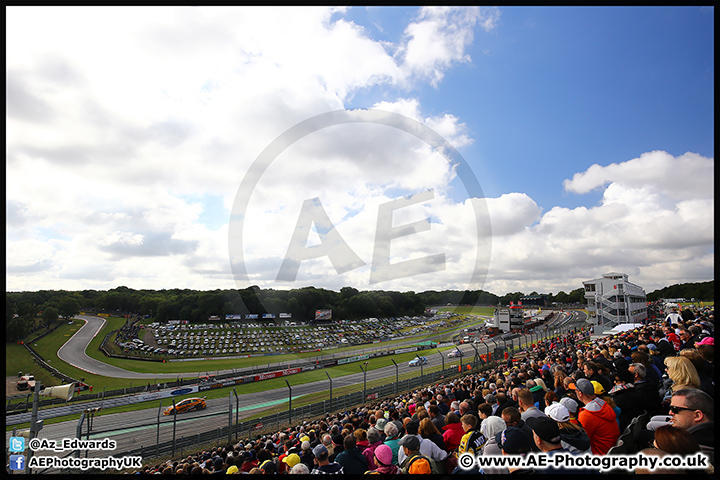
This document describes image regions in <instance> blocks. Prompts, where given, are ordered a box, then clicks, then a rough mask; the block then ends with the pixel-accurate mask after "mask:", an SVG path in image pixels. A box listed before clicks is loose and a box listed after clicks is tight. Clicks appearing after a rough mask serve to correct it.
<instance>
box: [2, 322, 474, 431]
mask: <svg viewBox="0 0 720 480" xmlns="http://www.w3.org/2000/svg"><path fill="white" fill-rule="evenodd" d="M107 320H108V321H107V322H106V324H105V326H104V327H103V329H102V330H101V331H100V332H99V333H98V334H97V335H96V336H95V338H94V339H93V340H92V341H91V343H90V346H89V347H88V349H87V352H88V354H89V355H90V356H93V357H96V358H98V359H100V360H102V361H107V363H111V362H109V361H108V360H114V361H117V363H116V364H118V366H122V367H123V368H127V369H128V370H132V371H143V370H145V371H148V372H152V371H153V370H152V369H150V368H149V367H151V366H154V367H156V368H157V367H158V366H160V365H162V367H161V369H162V371H164V372H167V371H168V370H167V367H170V366H172V367H175V368H176V369H178V370H177V371H178V372H182V371H183V370H185V371H187V370H188V368H189V367H190V366H194V367H200V366H202V367H207V370H208V371H210V372H213V371H216V370H218V369H231V368H239V364H238V360H211V361H194V362H170V363H164V364H158V363H154V362H145V361H132V360H123V359H107V358H106V357H105V356H104V355H102V353H100V352H99V350H98V347H99V345H100V343H101V342H102V339H103V338H104V336H105V334H106V333H107V332H108V331H111V330H114V329H117V328H119V327H120V326H122V324H123V323H124V321H125V320H124V319H122V318H108V319H107ZM475 322H477V319H474V318H470V319H468V321H467V322H461V324H460V325H458V326H456V327H454V328H452V329H448V330H447V331H445V332H443V335H444V336H448V337H450V338H451V337H452V335H453V334H454V333H455V332H456V331H459V330H461V329H462V328H466V327H467V326H468V325H471V324H473V323H475ZM83 323H84V322H82V321H81V320H75V321H74V322H73V323H72V325H68V324H63V325H61V326H60V327H58V329H57V330H56V331H54V332H53V333H51V334H50V335H48V336H46V337H45V338H43V339H41V340H39V341H38V342H36V344H34V345H33V348H34V349H35V350H36V351H37V352H38V353H39V354H40V355H41V356H43V358H45V360H46V361H48V363H50V364H51V365H53V366H54V367H55V368H57V369H58V370H60V371H62V372H63V373H65V374H67V375H70V376H72V377H74V378H84V379H85V382H86V383H88V384H91V385H93V392H99V391H102V389H107V390H114V389H120V388H128V387H131V386H133V384H134V385H135V386H137V385H140V384H142V383H144V382H145V381H144V380H134V381H132V380H127V379H116V378H109V377H103V376H99V375H93V374H89V373H87V372H84V371H82V370H80V369H77V368H75V367H72V366H70V365H68V364H66V363H65V362H63V361H62V360H60V359H59V358H58V357H57V350H58V349H59V348H60V347H61V346H62V345H63V344H64V343H65V342H66V341H67V340H68V339H69V338H70V337H71V336H72V335H73V334H74V333H75V332H76V331H77V330H78V329H79V328H80V327H81V326H82V325H83ZM425 338H427V335H424V336H422V337H418V338H417V341H418V342H419V341H422V340H424V339H425ZM403 341H404V342H407V339H406V340H403ZM398 342H401V341H395V342H387V343H386V345H387V346H391V345H392V344H396V343H398ZM7 347H8V349H7V354H8V360H9V361H8V362H7V364H6V375H15V374H17V372H20V371H22V372H23V373H26V372H32V373H34V374H35V375H36V378H38V379H39V380H40V381H41V382H42V383H43V385H46V386H49V385H59V384H60V381H59V380H58V379H56V378H54V377H52V376H50V374H49V373H48V372H47V371H45V370H44V369H42V368H40V367H38V366H37V365H35V363H34V361H33V358H32V356H31V355H30V354H29V352H27V350H26V349H25V348H24V347H23V346H22V345H15V344H9V345H7ZM366 347H367V346H366ZM452 348H454V347H445V348H442V349H441V350H440V351H443V352H445V351H447V350H450V349H452ZM361 350H362V347H349V348H344V349H337V350H335V351H334V352H336V353H338V352H340V351H343V352H344V353H345V355H350V354H352V353H353V352H354V351H355V352H358V351H361ZM437 352H438V351H437V350H435V349H433V350H428V351H425V352H423V353H424V356H427V357H428V359H429V360H430V364H429V365H428V366H426V367H424V368H423V371H425V372H427V373H430V372H432V371H435V370H439V369H441V367H442V361H441V358H440V355H439V354H438V353H437ZM304 355H305V356H316V355H317V354H316V353H310V354H304ZM282 357H285V359H286V360H288V359H290V360H292V359H297V358H298V356H297V355H285V356H282V355H274V356H269V357H256V358H251V359H241V360H244V361H246V364H247V365H252V364H253V363H254V364H257V365H259V366H262V365H263V363H261V362H259V361H258V360H263V361H264V360H266V359H268V358H269V359H270V360H271V361H272V362H273V363H275V362H277V361H280V359H281V358H282ZM413 358H415V353H404V354H399V355H394V356H393V357H392V359H393V360H395V361H396V362H397V363H398V364H400V363H402V362H408V361H410V360H411V359H413ZM452 360H455V359H450V358H445V365H446V367H448V368H449V367H450V366H454V365H457V364H458V363H459V362H457V361H455V362H452ZM368 362H369V363H368V366H367V368H368V369H369V370H373V369H376V368H382V367H386V366H391V365H393V363H392V360H391V357H379V358H372V359H369V360H368ZM113 363H114V362H113ZM204 369H205V368H202V369H200V368H198V370H199V371H202V370H204ZM193 370H194V368H193ZM359 370H360V369H359V367H358V364H357V363H350V364H345V365H340V366H336V367H330V368H327V369H324V370H317V371H310V372H303V373H300V374H296V375H293V376H292V377H290V378H288V380H289V381H290V383H291V384H293V385H299V384H303V383H309V382H315V381H327V376H326V375H325V372H326V371H327V372H328V374H329V375H330V377H331V378H337V377H341V376H344V375H348V374H352V373H358V371H359ZM419 374H420V369H419V368H418V370H417V371H416V372H410V373H407V374H404V375H403V378H409V377H412V376H414V375H415V376H417V375H419ZM181 378H182V377H181ZM185 378H187V377H185ZM192 378H194V377H192ZM392 380H394V376H392V377H388V378H387V379H381V380H377V381H374V382H368V387H372V386H375V385H381V384H384V383H387V382H388V381H392ZM285 386H286V384H285V379H284V378H275V379H270V380H264V381H262V382H258V383H249V384H245V385H243V386H242V392H241V393H242V394H247V393H259V392H262V391H265V390H269V389H274V388H283V387H285ZM361 388H362V385H357V386H351V387H345V388H342V389H333V393H334V394H335V395H343V394H346V393H351V392H353V391H358V390H359V389H361ZM231 389H232V387H225V388H220V389H216V390H212V391H209V392H207V396H208V398H221V397H226V396H227V395H228V394H229V392H230V391H231ZM88 393H89V392H87V391H84V392H81V393H79V394H78V395H79V397H80V398H81V397H82V395H83V394H88ZM327 394H329V391H325V392H318V394H317V395H313V397H312V398H307V399H299V400H298V402H293V404H294V405H296V406H300V405H303V404H308V403H313V402H315V401H317V399H318V398H323V396H324V395H327ZM157 406H158V402H157V401H150V402H143V403H140V404H134V405H128V406H125V407H117V408H113V409H109V410H107V411H104V412H102V413H101V414H111V413H118V412H122V411H132V410H137V409H140V408H157ZM277 408H279V409H280V410H282V407H277ZM263 414H265V413H263ZM258 415H260V414H258ZM71 418H75V416H69V417H67V418H66V417H56V418H53V419H47V420H46V423H56V422H61V421H65V420H68V419H71ZM23 427H24V426H23V425H21V426H18V428H23Z"/></svg>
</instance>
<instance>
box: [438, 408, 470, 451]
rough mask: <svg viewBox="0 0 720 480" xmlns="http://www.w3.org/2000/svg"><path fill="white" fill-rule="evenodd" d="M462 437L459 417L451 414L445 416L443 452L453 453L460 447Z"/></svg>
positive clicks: (462, 431) (463, 433)
mask: <svg viewBox="0 0 720 480" xmlns="http://www.w3.org/2000/svg"><path fill="white" fill-rule="evenodd" d="M463 435H465V430H463V428H462V424H461V423H460V417H458V416H457V415H456V414H455V413H453V412H450V413H448V414H447V415H445V426H444V427H443V440H444V441H445V450H446V451H447V452H453V451H455V449H457V447H459V446H460V441H461V440H462V437H463Z"/></svg>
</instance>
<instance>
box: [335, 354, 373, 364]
mask: <svg viewBox="0 0 720 480" xmlns="http://www.w3.org/2000/svg"><path fill="white" fill-rule="evenodd" d="M368 358H370V355H368V354H367V353H366V354H364V355H355V356H354V357H348V358H341V359H340V360H338V362H337V363H338V365H344V364H346V363H352V362H359V361H360V360H367V359H368Z"/></svg>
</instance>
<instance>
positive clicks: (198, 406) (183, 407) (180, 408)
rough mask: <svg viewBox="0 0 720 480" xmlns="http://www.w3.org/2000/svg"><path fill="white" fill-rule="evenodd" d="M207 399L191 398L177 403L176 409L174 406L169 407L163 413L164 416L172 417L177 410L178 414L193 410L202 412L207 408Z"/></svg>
mask: <svg viewBox="0 0 720 480" xmlns="http://www.w3.org/2000/svg"><path fill="white" fill-rule="evenodd" d="M205 398H206V397H202V398H199V397H191V398H186V399H184V400H181V401H179V402H178V403H176V404H175V406H174V407H173V406H172V405H170V406H169V407H167V408H166V409H165V411H164V412H163V415H172V414H173V413H175V412H174V409H176V408H177V413H183V412H189V411H191V410H202V409H204V408H206V407H207V404H206V403H205Z"/></svg>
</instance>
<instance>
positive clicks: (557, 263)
mask: <svg viewBox="0 0 720 480" xmlns="http://www.w3.org/2000/svg"><path fill="white" fill-rule="evenodd" d="M7 13H8V21H7V44H8V47H7V59H6V68H7V83H8V101H7V127H6V128H7V130H6V132H7V160H6V167H7V181H6V212H7V218H8V220H7V233H6V240H7V246H6V254H7V284H8V289H10V290H22V289H27V290H37V289H47V288H49V289H60V288H62V289H85V288H96V289H107V288H113V287H115V286H117V285H123V284H124V285H128V286H132V287H135V288H174V287H187V288H198V289H214V288H233V287H234V286H235V284H234V282H233V278H232V272H231V271H230V266H229V260H228V256H229V253H228V225H227V223H226V224H225V225H222V226H218V225H217V224H216V223H218V222H217V220H216V218H217V217H218V215H219V213H218V212H208V209H211V208H213V207H211V206H210V205H211V204H210V202H209V200H208V199H210V198H212V199H215V200H213V201H214V202H215V203H214V205H215V208H217V205H219V204H222V205H223V206H224V209H223V211H222V213H223V214H226V212H229V211H231V209H232V208H233V202H234V199H235V195H236V193H237V189H238V186H239V185H240V183H241V181H242V179H243V178H244V177H245V174H246V173H247V171H248V169H249V168H250V166H251V165H252V163H253V161H254V160H255V159H256V158H257V157H258V155H259V154H260V153H261V152H262V151H263V149H265V148H266V147H267V146H268V145H270V144H271V143H272V142H273V140H275V139H276V138H277V137H278V135H280V134H281V133H282V132H284V131H286V130H287V129H289V128H291V127H293V126H294V125H297V124H298V122H301V121H303V120H306V119H308V118H311V117H313V116H315V115H318V114H321V113H326V112H330V111H334V110H339V109H343V108H344V106H345V105H346V103H347V101H348V99H350V98H352V97H353V95H355V94H358V93H359V92H362V93H366V92H367V91H368V87H377V86H380V87H383V88H385V87H387V90H388V91H396V92H399V93H396V97H391V96H389V93H386V92H385V93H386V94H387V95H388V96H387V97H384V96H378V97H377V98H372V99H371V100H370V102H372V103H373V105H372V107H373V108H376V109H380V110H386V111H390V112H396V113H399V114H402V115H404V116H406V117H408V118H411V119H414V120H416V121H417V122H419V123H421V124H423V125H425V126H427V127H428V128H430V129H432V130H433V131H435V132H437V133H438V134H439V135H441V136H442V137H444V138H445V139H446V140H447V141H448V142H450V143H451V144H452V145H454V146H455V147H456V148H462V147H464V146H468V145H470V144H472V141H473V139H472V138H471V137H470V135H469V134H468V131H467V128H466V125H465V123H464V122H465V121H466V120H465V119H463V118H460V117H458V116H456V115H454V114H453V113H452V112H447V113H443V114H441V115H437V116H428V115H427V114H426V113H424V108H423V107H424V105H423V104H422V103H421V100H420V99H418V98H413V96H412V93H413V92H412V90H411V89H412V88H413V87H414V86H417V85H422V84H423V83H428V84H431V85H434V86H438V85H439V82H440V81H441V80H442V78H443V77H444V75H445V73H446V72H447V71H448V69H450V68H453V67H454V66H456V65H458V64H460V63H463V62H469V61H471V59H470V57H469V56H468V53H467V51H468V46H469V45H470V44H471V42H473V37H474V34H475V33H476V30H477V29H478V28H482V29H484V30H485V31H493V30H494V29H495V28H497V25H499V21H500V14H499V11H498V10H497V9H478V8H437V7H433V8H423V9H421V10H420V11H419V13H418V15H417V16H416V17H415V18H414V19H413V20H411V21H410V23H409V24H408V25H407V27H406V28H405V30H404V33H403V35H402V38H398V39H397V41H396V42H395V43H392V44H389V43H388V42H387V41H386V40H383V41H382V42H380V41H376V40H373V39H372V38H371V37H370V35H369V33H368V32H366V31H365V30H364V28H363V27H361V26H359V25H356V24H353V23H352V22H350V21H348V20H346V19H343V15H342V14H343V9H327V8H261V7H257V8H228V9H225V8H208V9H205V8H142V9H137V8H112V7H111V8H84V7H78V8H10V9H8V11H7ZM89 39H92V40H89ZM713 164H714V159H711V158H704V157H702V156H700V155H697V154H693V153H686V154H685V155H681V156H679V157H673V156H672V155H669V154H668V153H666V152H661V151H653V152H648V153H645V154H643V155H641V156H640V157H638V158H635V159H631V160H627V161H621V162H619V163H611V164H609V165H606V166H600V165H594V166H592V167H590V168H588V169H587V170H586V171H584V172H579V173H577V174H575V175H574V176H573V177H572V179H568V180H566V181H565V182H564V184H563V186H564V189H565V191H566V192H569V193H572V194H584V193H587V192H590V191H592V190H597V189H601V190H602V192H603V197H602V201H601V202H600V204H599V205H594V206H586V207H578V208H573V209H569V208H561V207H554V208H551V209H550V210H548V211H546V212H543V211H541V209H540V208H539V207H538V205H537V203H536V202H535V201H534V200H533V199H532V198H531V197H530V196H528V195H527V194H525V193H521V192H512V193H506V194H503V195H501V196H499V197H498V198H490V199H486V200H485V203H486V206H487V214H488V215H489V216H490V220H491V222H492V232H493V238H492V248H489V246H486V247H488V248H481V249H478V232H477V226H476V224H475V219H476V218H475V216H476V209H475V208H473V207H479V204H481V203H482V202H478V201H471V200H467V199H466V198H465V197H466V195H465V193H466V192H464V191H461V189H462V188H461V187H462V180H463V179H462V178H460V177H459V175H460V174H459V173H458V170H457V169H456V168H455V166H452V165H449V164H448V162H447V160H446V159H445V158H444V157H443V156H442V155H440V153H439V152H437V151H433V150H432V149H431V148H430V147H429V146H428V145H426V144H424V143H423V142H422V141H420V140H418V139H417V138H416V137H414V136H413V135H410V134H408V133H405V132H402V131H399V130H397V129H392V128H390V127H386V126H380V125H366V124H356V125H344V126H334V127H329V128H327V129H325V130H323V131H321V132H317V133H315V134H313V135H308V136H307V137H305V138H302V139H301V140H299V141H297V142H296V143H295V144H293V145H292V146H291V148H288V149H287V150H286V151H284V152H282V153H281V154H280V155H278V157H277V158H276V159H275V161H274V162H273V163H272V164H271V165H270V167H269V168H268V169H267V171H266V172H264V174H263V175H262V177H261V180H260V182H259V183H258V185H257V187H256V188H255V190H254V191H253V192H252V197H251V201H250V204H249V205H248V210H247V211H248V215H249V216H248V219H247V221H248V225H247V228H246V230H245V234H246V238H245V239H244V242H245V248H246V252H247V253H246V254H245V255H246V260H247V264H248V273H249V274H250V276H251V280H252V281H253V282H254V283H258V284H261V285H266V286H272V285H273V284H274V282H275V277H276V276H277V272H278V269H279V267H280V262H281V261H282V259H283V257H284V255H285V252H286V250H287V248H288V241H289V238H290V237H291V234H292V231H293V229H294V227H295V224H296V222H297V220H298V216H299V212H300V207H301V205H302V203H303V202H304V201H305V200H307V199H311V198H315V197H317V198H319V199H320V201H321V202H322V205H323V207H324V208H325V210H326V211H327V214H328V216H329V217H330V219H331V220H332V222H333V224H334V225H335V226H336V227H337V228H338V232H339V233H340V234H341V236H342V238H343V239H345V241H346V242H347V243H348V245H350V246H351V248H352V249H353V251H355V253H356V254H357V255H358V256H359V257H360V258H361V259H362V260H363V262H365V265H364V266H363V267H361V268H357V269H353V270H351V271H349V272H346V273H344V274H342V275H338V274H337V273H336V272H335V270H334V268H333V266H332V265H331V264H330V262H329V261H327V259H318V260H308V261H306V262H303V263H302V265H301V268H300V271H299V275H298V281H297V282H296V283H297V284H303V285H304V284H315V285H316V286H325V287H327V288H340V287H342V286H344V285H354V286H356V287H358V288H390V289H397V290H414V291H422V290H424V289H430V288H432V289H444V288H459V289H464V288H467V287H468V281H469V278H470V277H471V276H472V273H473V266H474V265H475V262H476V257H477V255H478V254H480V257H481V261H482V262H487V261H489V260H488V259H487V258H485V256H489V255H490V254H491V253H492V263H491V268H490V272H489V275H488V278H487V282H486V283H485V284H484V285H474V286H473V288H484V289H486V290H489V291H492V292H495V293H499V294H503V293H505V292H507V291H516V290H520V291H524V292H529V291H531V290H538V291H547V290H556V289H561V288H562V289H565V290H571V289H573V288H578V287H579V286H580V282H581V281H582V280H585V279H587V278H592V277H594V276H596V275H599V274H601V273H604V272H605V271H618V270H619V271H627V273H630V274H632V278H631V281H634V282H636V283H639V284H641V285H643V282H647V286H648V287H649V288H651V289H652V288H658V287H662V286H665V285H667V284H671V283H680V282H682V281H683V280H684V279H685V278H688V279H695V278H712V269H713V264H714V256H713V253H714V250H713V241H714V233H713V232H714V185H713V183H712V182H713V178H714V175H713V174H714V165H713ZM548 188H554V186H552V185H548ZM557 188H558V190H559V189H560V186H559V185H558V186H557ZM430 190H431V191H432V192H433V198H432V199H431V200H428V201H424V202H421V203H420V204H417V205H412V206H409V207H407V208H403V209H398V210H397V211H396V212H394V215H393V225H394V226H402V225H408V224H412V222H418V221H422V220H424V219H425V218H430V219H431V224H430V229H429V230H427V231H420V230H418V229H415V230H413V229H410V231H411V232H413V234H412V235H407V236H404V237H398V238H394V239H393V240H392V242H391V247H390V248H391V255H392V257H391V263H397V262H400V261H404V260H412V259H422V258H425V257H430V256H433V255H438V254H444V255H445V257H444V260H445V264H444V267H443V268H441V269H438V270H435V271H432V272H427V273H423V274H421V275H407V276H405V277H402V276H401V277H400V278H397V279H396V280H394V281H393V282H381V283H379V284H374V285H369V284H368V279H369V275H370V268H371V264H372V259H373V252H374V245H375V240H376V225H377V212H378V208H381V206H382V205H384V204H387V203H388V202H392V201H395V200H396V199H398V198H400V197H402V196H405V195H412V194H416V193H420V192H425V191H430ZM479 210H480V211H481V212H483V215H484V214H485V213H484V211H483V209H482V208H480V209H479ZM207 217H213V218H214V219H215V220H214V222H213V226H212V227H210V226H209V224H208V221H207ZM219 223H222V222H219ZM480 240H481V241H482V240H483V239H482V238H481V239H480ZM433 258H436V259H437V257H433Z"/></svg>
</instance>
